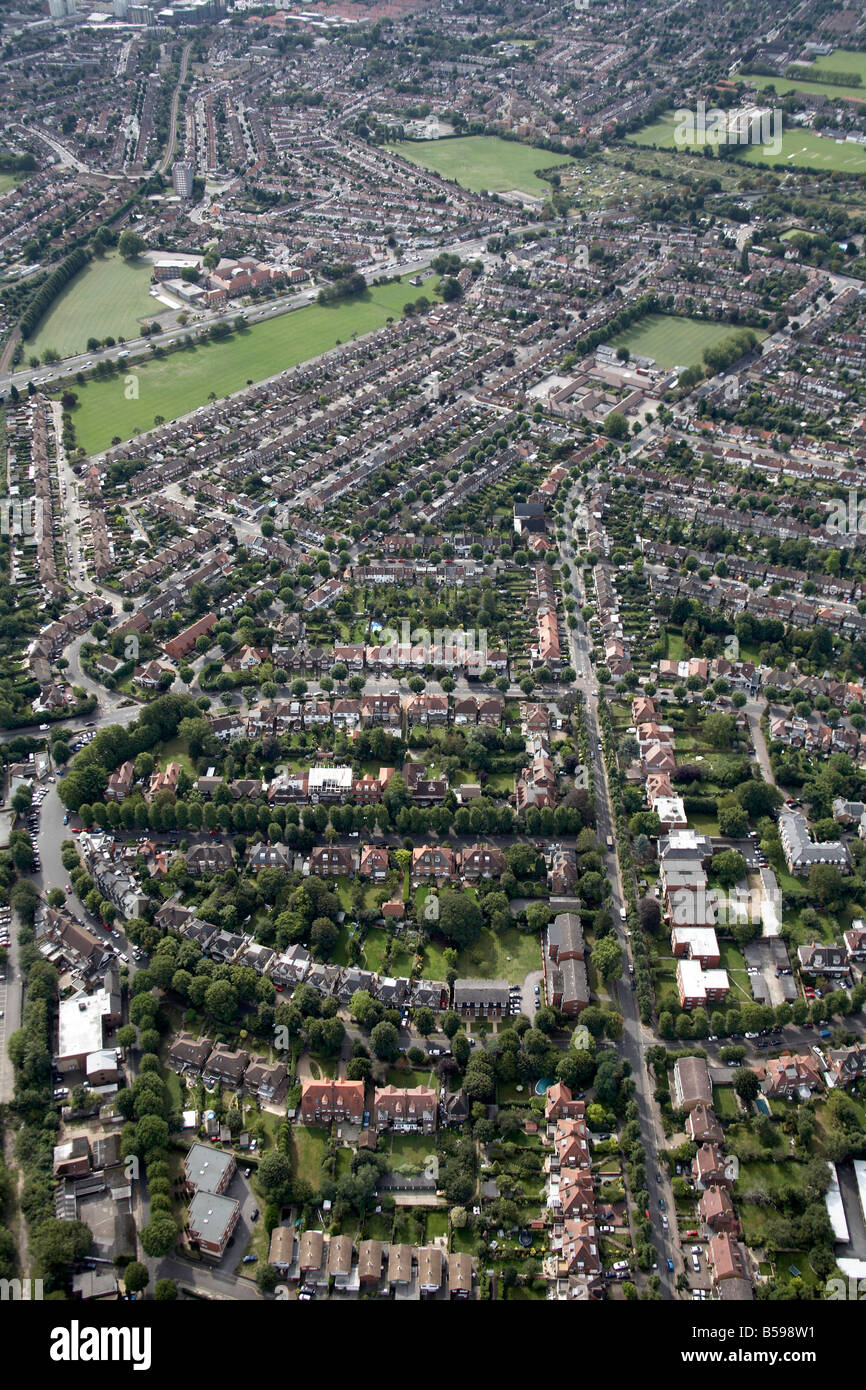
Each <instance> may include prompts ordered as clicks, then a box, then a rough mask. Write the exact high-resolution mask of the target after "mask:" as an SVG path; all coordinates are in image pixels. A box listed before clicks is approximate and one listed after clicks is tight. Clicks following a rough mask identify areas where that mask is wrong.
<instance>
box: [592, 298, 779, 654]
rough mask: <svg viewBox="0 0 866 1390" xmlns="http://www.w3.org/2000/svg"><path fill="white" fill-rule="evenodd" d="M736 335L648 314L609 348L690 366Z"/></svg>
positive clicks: (729, 329)
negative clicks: (708, 351) (725, 339)
mask: <svg viewBox="0 0 866 1390" xmlns="http://www.w3.org/2000/svg"><path fill="white" fill-rule="evenodd" d="M735 332H736V327H735V325H733V324H730V323H711V322H708V321H706V320H704V319H689V318H683V317H681V316H680V315H678V314H647V316H646V317H645V318H642V319H640V320H639V322H638V323H635V324H633V325H632V327H631V328H627V329H625V331H624V332H622V333H619V334H617V336H616V337H615V338H614V339H613V340H612V343H611V345H612V346H613V347H615V348H620V347H625V348H628V350H629V352H631V353H634V354H637V355H638V356H640V357H652V358H653V359H654V361H655V362H657V363H658V365H659V366H660V367H693V366H696V365H698V364H699V363H700V361H701V359H702V356H703V352H704V349H705V348H708V347H715V346H716V344H717V343H720V342H721V341H722V340H723V339H724V338H729V337H730V336H731V334H732V333H735ZM756 336H758V337H761V336H763V337H766V334H760V333H758V334H756ZM674 659H675V658H673V657H672V658H671V660H674ZM676 659H677V660H679V658H678V657H677V658H676Z"/></svg>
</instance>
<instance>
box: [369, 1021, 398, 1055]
mask: <svg viewBox="0 0 866 1390" xmlns="http://www.w3.org/2000/svg"><path fill="white" fill-rule="evenodd" d="M370 1046H371V1047H372V1049H373V1051H374V1053H375V1054H376V1056H377V1057H378V1058H379V1060H380V1061H381V1062H394V1061H396V1059H397V1057H398V1055H399V1051H400V1034H399V1033H398V1032H397V1029H396V1028H395V1027H394V1025H393V1023H377V1024H376V1027H375V1028H374V1029H373V1031H372V1033H371V1034H370Z"/></svg>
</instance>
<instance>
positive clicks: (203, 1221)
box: [187, 1191, 241, 1259]
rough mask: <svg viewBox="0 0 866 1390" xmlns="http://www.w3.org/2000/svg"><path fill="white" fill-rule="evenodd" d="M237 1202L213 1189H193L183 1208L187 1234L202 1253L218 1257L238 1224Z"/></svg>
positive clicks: (220, 1256) (238, 1204)
mask: <svg viewBox="0 0 866 1390" xmlns="http://www.w3.org/2000/svg"><path fill="white" fill-rule="evenodd" d="M240 1211H241V1208H240V1203H239V1202H235V1201H234V1200H233V1199H232V1198H231V1197H221V1196H218V1195H217V1194H216V1193H215V1192H207V1191H200V1192H196V1194H195V1196H194V1197H193V1199H192V1201H191V1202H190V1205H189V1211H188V1212H187V1227H188V1230H189V1238H190V1240H191V1241H193V1242H195V1243H196V1244H197V1245H198V1247H199V1249H200V1250H201V1251H202V1253H203V1254H206V1255H211V1256H213V1257H214V1258H216V1259H221V1258H222V1256H223V1255H224V1254H225V1251H226V1247H227V1246H228V1243H229V1240H230V1239H231V1235H232V1232H233V1231H234V1229H235V1226H236V1225H237V1224H238V1218H239V1216H240Z"/></svg>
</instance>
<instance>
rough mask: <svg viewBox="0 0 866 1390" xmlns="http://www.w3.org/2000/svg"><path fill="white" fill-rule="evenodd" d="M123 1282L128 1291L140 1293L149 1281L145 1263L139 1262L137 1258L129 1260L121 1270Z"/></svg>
mask: <svg viewBox="0 0 866 1390" xmlns="http://www.w3.org/2000/svg"><path fill="white" fill-rule="evenodd" d="M123 1282H124V1284H125V1285H126V1290H127V1292H128V1293H141V1291H142V1290H143V1289H146V1288H147V1286H148V1284H149V1283H150V1274H149V1273H148V1269H147V1265H143V1264H141V1262H140V1261H139V1260H130V1262H129V1264H128V1265H127V1266H126V1269H125V1270H124V1271H123Z"/></svg>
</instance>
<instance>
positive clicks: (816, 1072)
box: [752, 1052, 824, 1099]
mask: <svg viewBox="0 0 866 1390" xmlns="http://www.w3.org/2000/svg"><path fill="white" fill-rule="evenodd" d="M752 1071H753V1072H754V1073H755V1075H756V1076H757V1077H758V1078H759V1080H760V1082H761V1090H762V1091H763V1093H764V1095H765V1096H769V1097H770V1098H771V1099H773V1098H779V1097H782V1096H784V1097H786V1098H789V1097H791V1096H801V1097H802V1098H803V1099H805V1098H806V1097H808V1096H810V1095H811V1094H812V1092H813V1091H820V1090H822V1089H823V1084H824V1083H823V1080H822V1077H821V1068H820V1067H819V1065H818V1061H817V1058H815V1057H814V1056H812V1055H810V1054H808V1053H807V1054H805V1055H802V1056H796V1057H794V1056H792V1055H791V1054H790V1053H789V1052H785V1053H783V1054H782V1056H781V1057H771V1058H769V1060H768V1061H767V1062H765V1063H763V1064H762V1065H761V1066H759V1067H752Z"/></svg>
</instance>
